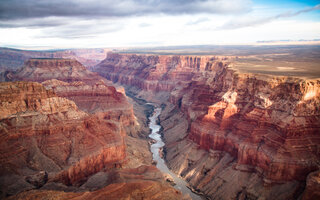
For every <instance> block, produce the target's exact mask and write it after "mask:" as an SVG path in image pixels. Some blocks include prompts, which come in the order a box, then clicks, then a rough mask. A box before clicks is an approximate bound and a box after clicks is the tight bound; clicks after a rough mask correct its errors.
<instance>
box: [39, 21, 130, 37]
mask: <svg viewBox="0 0 320 200" xmlns="http://www.w3.org/2000/svg"><path fill="white" fill-rule="evenodd" d="M123 28H124V25H123V24H122V23H110V22H100V23H99V24H96V23H92V21H87V22H85V23H80V24H77V23H76V22H75V24H73V25H67V26H60V27H59V28H55V27H50V28H46V29H44V30H43V35H41V36H38V37H41V38H69V39H76V38H90V37H96V36H97V35H99V34H103V33H111V32H116V31H120V30H122V29H123Z"/></svg>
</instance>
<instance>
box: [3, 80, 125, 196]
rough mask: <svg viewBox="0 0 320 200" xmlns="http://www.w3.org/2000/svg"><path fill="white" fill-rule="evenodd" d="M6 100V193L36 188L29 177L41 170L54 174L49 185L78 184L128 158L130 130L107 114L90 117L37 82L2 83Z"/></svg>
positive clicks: (4, 146)
mask: <svg viewBox="0 0 320 200" xmlns="http://www.w3.org/2000/svg"><path fill="white" fill-rule="evenodd" d="M0 100H1V106H0V113H1V116H0V129H1V131H0V132H1V138H2V140H1V145H0V152H1V153H0V155H1V157H0V162H1V169H0V176H1V182H2V183H1V190H2V191H3V192H4V194H5V193H7V194H11V193H10V192H11V191H10V188H15V189H14V193H16V192H19V191H21V190H25V189H28V188H33V187H34V186H32V185H30V184H29V183H27V182H26V181H25V180H24V176H27V175H33V174H35V173H37V172H39V171H46V172H48V174H49V181H62V182H64V183H65V184H77V183H79V182H81V181H82V180H85V179H86V178H87V177H88V176H90V175H91V174H94V173H96V172H98V171H100V170H102V169H104V168H110V167H115V166H117V165H120V164H121V163H122V162H123V160H124V159H125V144H124V135H125V132H124V127H123V125H122V124H121V122H120V123H115V122H113V121H111V120H109V119H110V118H111V117H110V114H108V113H107V112H106V113H97V114H95V115H88V114H86V113H85V112H83V111H81V110H80V109H78V107H77V106H76V104H75V103H74V102H73V101H70V100H68V99H66V98H62V97H58V96H56V95H55V94H54V93H53V92H52V90H46V89H45V88H44V86H42V85H41V84H39V83H32V82H14V83H1V84H0ZM111 116H112V113H111ZM6 177H7V178H6ZM12 179H14V180H16V182H15V183H10V184H7V183H8V182H10V181H11V180H12Z"/></svg>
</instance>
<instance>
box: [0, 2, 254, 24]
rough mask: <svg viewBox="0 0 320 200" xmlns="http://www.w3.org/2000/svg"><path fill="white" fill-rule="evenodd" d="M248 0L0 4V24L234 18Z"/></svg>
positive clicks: (249, 5) (248, 6)
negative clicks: (48, 19)
mask: <svg viewBox="0 0 320 200" xmlns="http://www.w3.org/2000/svg"><path fill="white" fill-rule="evenodd" d="M250 9H251V0H117V1H114V0H104V1H101V0H91V1H90V0H54V1H52V0H41V1H39V0H24V1H21V0H1V1H0V20H16V19H26V18H43V17H52V16H55V17H85V18H87V17H92V18H95V17H123V16H134V15H148V14H157V13H164V14H171V15H177V14H195V13H209V14H226V13H228V14H233V13H242V12H247V11H249V10H250Z"/></svg>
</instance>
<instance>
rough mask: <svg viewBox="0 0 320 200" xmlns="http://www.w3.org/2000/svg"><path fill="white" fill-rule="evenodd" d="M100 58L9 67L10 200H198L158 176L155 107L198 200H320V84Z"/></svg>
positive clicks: (2, 125) (2, 92) (210, 61)
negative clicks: (151, 124) (152, 122)
mask: <svg viewBox="0 0 320 200" xmlns="http://www.w3.org/2000/svg"><path fill="white" fill-rule="evenodd" d="M80 52H82V51H80ZM88 52H90V51H84V50H83V54H87V53H88ZM93 53H94V52H93ZM35 56H36V55H35ZM38 57H41V56H38ZM42 57H43V56H42ZM44 57H46V54H45V56H44ZM89 57H90V56H89ZM89 57H87V58H89ZM97 57H99V59H101V60H102V57H103V58H105V59H104V60H102V61H101V62H100V63H99V64H97V65H94V66H93V65H91V66H84V65H83V64H82V63H81V60H79V59H78V61H77V60H74V59H73V58H51V57H49V58H48V57H46V58H28V60H26V61H25V62H24V64H23V65H21V66H18V65H17V66H16V67H15V68H14V70H12V69H9V68H10V67H5V68H4V69H7V71H3V73H2V74H1V81H5V82H2V83H0V99H1V105H0V130H1V138H2V140H1V146H0V152H1V154H0V156H1V159H0V160H1V161H0V185H1V187H0V191H1V193H0V195H1V198H7V199H35V198H39V197H41V198H42V199H46V198H54V199H88V198H89V199H91V198H96V199H105V198H110V199H115V198H116V199H190V197H188V196H187V195H183V194H182V193H181V192H180V191H178V190H176V189H174V188H173V187H172V186H171V185H170V184H169V183H168V179H167V178H166V177H165V175H164V174H162V173H161V172H160V171H159V169H157V168H156V167H155V166H153V165H152V155H151V153H150V150H149V148H150V144H148V135H149V132H150V130H149V128H148V117H149V116H151V114H152V110H153V108H152V106H150V105H148V104H146V102H152V103H154V104H156V105H158V106H159V107H160V108H161V109H162V111H161V115H160V116H159V117H158V122H159V123H160V125H161V127H162V129H161V130H160V133H161V135H162V140H163V141H164V142H165V146H164V149H163V156H164V160H165V161H166V164H167V166H168V167H169V169H170V170H171V171H172V172H174V173H175V174H177V175H178V176H180V177H181V178H183V179H184V180H185V181H186V182H187V183H188V184H189V187H190V188H191V189H192V190H193V191H194V192H196V193H201V194H203V195H204V196H206V197H207V198H208V199H304V200H308V199H317V198H320V194H319V192H318V191H320V188H319V186H320V175H319V172H320V168H319V167H320V135H319V130H320V80H319V77H318V78H314V77H313V76H311V75H309V74H308V73H302V74H301V77H299V73H300V71H297V72H294V73H293V75H292V76H279V75H277V76H275V75H272V74H270V73H269V71H268V72H267V73H263V71H261V69H262V68H261V69H258V70H256V69H255V68H254V69H252V66H255V63H254V62H257V61H256V60H255V61H254V62H253V61H252V60H250V59H253V58H252V57H250V58H248V57H245V56H243V55H241V56H237V55H227V56H224V55H159V54H130V53H116V52H107V56H106V57H105V56H100V55H97ZM293 57H294V56H293ZM256 58H257V57H254V59H256ZM288 59H289V58H288ZM245 60H249V61H248V64H247V65H246V63H245V62H244V61H245ZM281 62H282V61H281ZM288 62H290V60H288ZM305 62H307V61H305ZM310 62H311V61H310ZM269 64H270V65H271V63H269ZM276 66H277V65H276ZM276 66H275V68H276ZM310 66H311V65H310ZM281 67H282V68H279V69H281V70H283V69H285V70H287V69H288V68H283V67H284V66H282V65H281ZM11 68H12V67H11ZM302 68H303V67H302ZM8 69H9V70H8ZM89 69H90V70H89ZM270 71H271V70H270ZM258 72H259V73H258ZM281 73H282V74H283V73H284V72H281ZM281 73H280V74H281ZM315 74H316V73H315ZM307 75H308V77H306V76H307ZM313 75H314V74H313ZM302 76H303V77H302ZM315 76H317V75H315ZM153 164H155V163H153Z"/></svg>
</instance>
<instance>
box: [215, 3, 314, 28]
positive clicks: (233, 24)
mask: <svg viewBox="0 0 320 200" xmlns="http://www.w3.org/2000/svg"><path fill="white" fill-rule="evenodd" d="M314 10H320V4H318V5H316V6H314V7H311V8H306V9H302V10H299V11H297V12H291V11H290V12H285V13H281V14H279V15H275V16H271V17H265V18H258V19H256V18H253V17H249V18H237V19H235V20H231V21H229V22H227V23H225V24H224V25H222V26H220V27H218V28H217V30H226V29H239V28H244V27H252V26H258V25H262V24H266V23H269V22H272V21H274V20H277V19H280V18H289V17H294V16H297V15H300V14H302V13H307V12H311V11H314Z"/></svg>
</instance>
